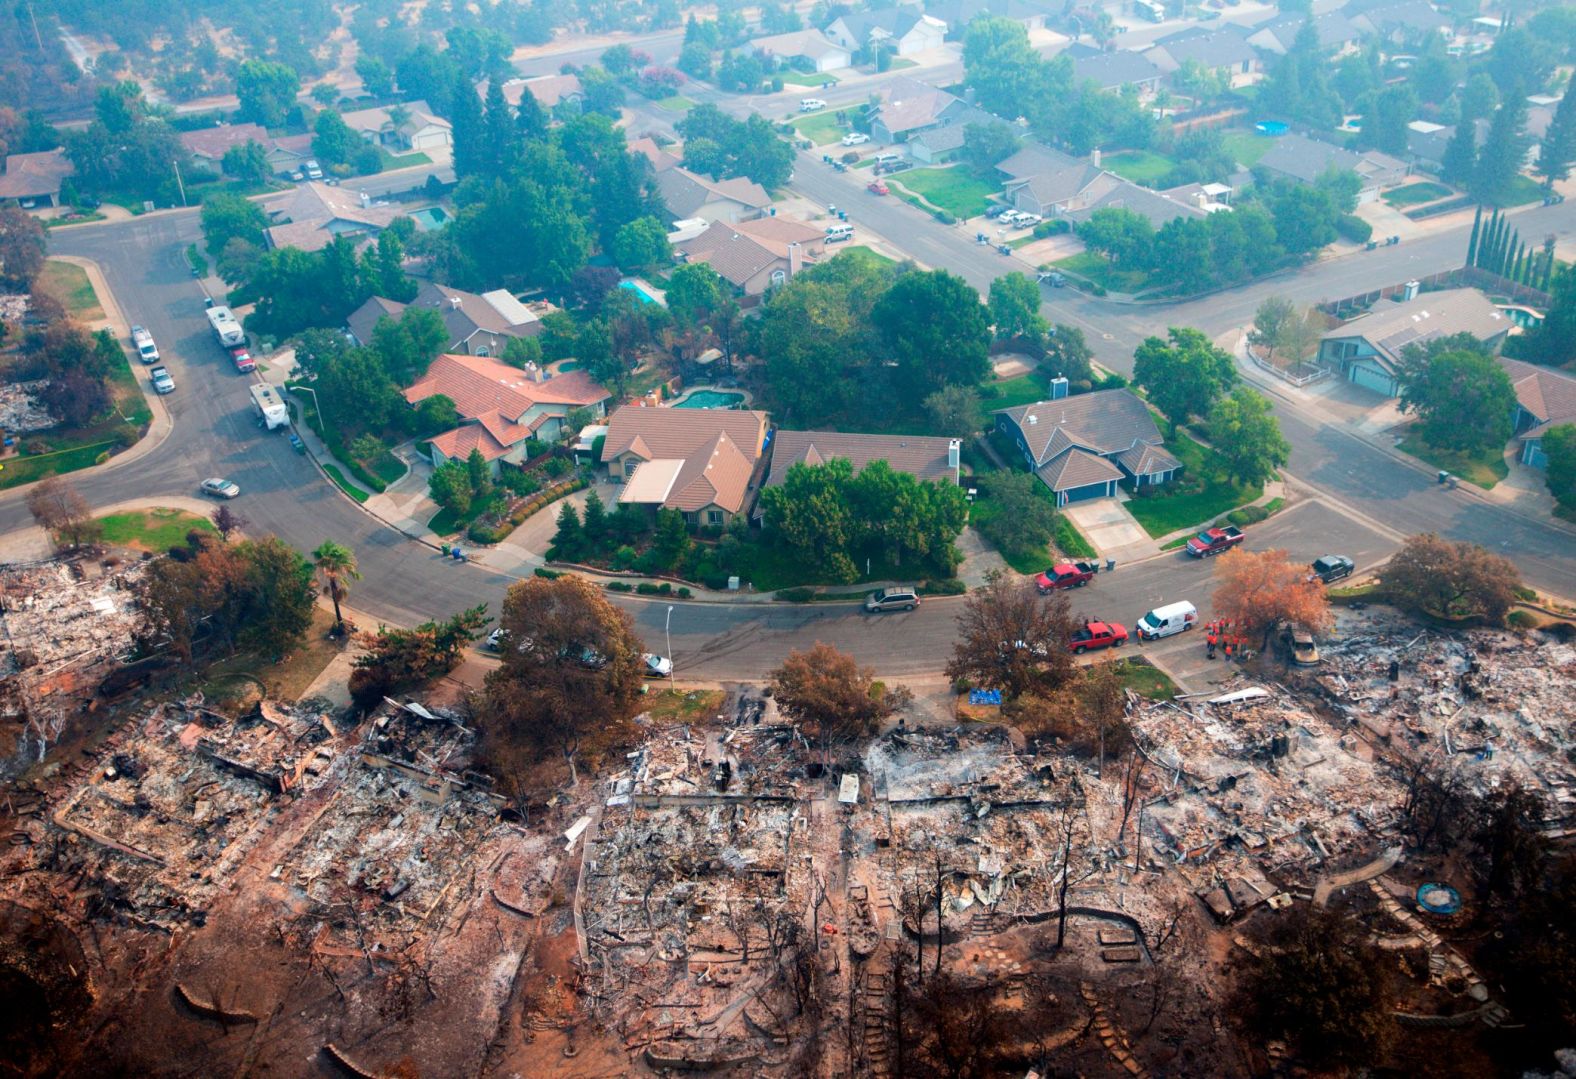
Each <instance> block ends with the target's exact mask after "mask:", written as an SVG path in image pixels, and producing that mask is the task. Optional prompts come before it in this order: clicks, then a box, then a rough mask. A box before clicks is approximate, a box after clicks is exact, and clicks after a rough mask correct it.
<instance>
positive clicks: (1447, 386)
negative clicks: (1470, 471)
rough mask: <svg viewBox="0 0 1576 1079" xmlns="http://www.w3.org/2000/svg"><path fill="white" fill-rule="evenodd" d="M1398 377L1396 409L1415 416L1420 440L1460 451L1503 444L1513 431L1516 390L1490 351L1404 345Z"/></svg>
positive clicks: (1499, 447) (1488, 449)
mask: <svg viewBox="0 0 1576 1079" xmlns="http://www.w3.org/2000/svg"><path fill="white" fill-rule="evenodd" d="M1398 376H1399V377H1398V381H1399V382H1400V384H1401V411H1402V412H1411V413H1415V414H1416V415H1417V416H1418V420H1419V423H1418V426H1419V428H1420V429H1421V430H1420V433H1421V434H1422V436H1423V441H1424V442H1427V443H1428V444H1429V445H1430V446H1434V447H1436V448H1438V449H1443V450H1454V451H1457V452H1461V453H1488V452H1491V451H1496V450H1502V449H1503V448H1504V446H1505V442H1506V441H1507V440H1508V439H1509V438H1510V436H1511V434H1512V432H1513V430H1514V419H1513V417H1514V416H1515V414H1516V391H1515V388H1514V387H1513V386H1511V384H1510V376H1508V375H1507V374H1505V370H1504V368H1502V367H1500V365H1499V364H1498V363H1497V362H1495V360H1494V358H1493V357H1492V356H1490V355H1488V354H1487V353H1486V352H1481V351H1476V350H1469V349H1455V350H1451V351H1449V352H1440V353H1436V354H1434V355H1429V354H1428V352H1427V351H1425V350H1423V349H1417V348H1409V349H1407V351H1406V353H1405V354H1404V356H1403V358H1402V362H1401V370H1400V371H1399V373H1398Z"/></svg>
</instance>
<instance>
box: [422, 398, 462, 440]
mask: <svg viewBox="0 0 1576 1079" xmlns="http://www.w3.org/2000/svg"><path fill="white" fill-rule="evenodd" d="M410 415H411V416H413V417H414V418H413V419H412V421H411V434H413V435H415V436H416V437H417V438H431V437H432V436H433V435H436V434H440V433H442V432H444V431H451V430H453V429H454V428H456V427H458V426H459V425H460V410H459V409H458V408H457V407H455V404H454V401H453V400H452V399H451V398H450V397H448V396H447V395H446V394H441V393H435V394H433V395H432V396H431V397H428V398H425V399H424V400H423V401H422V402H421V404H419V405H417V406H416V407H415V409H414V410H413V411H412V412H411V413H410Z"/></svg>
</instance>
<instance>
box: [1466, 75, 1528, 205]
mask: <svg viewBox="0 0 1576 1079" xmlns="http://www.w3.org/2000/svg"><path fill="white" fill-rule="evenodd" d="M1526 129H1527V98H1526V95H1525V94H1523V93H1522V92H1521V91H1520V90H1519V89H1518V90H1517V91H1516V92H1514V93H1512V94H1510V95H1509V96H1508V97H1506V99H1505V101H1504V103H1503V104H1502V105H1500V107H1499V108H1498V109H1497V110H1495V112H1494V122H1493V123H1492V124H1490V125H1489V129H1488V137H1487V138H1486V139H1484V140H1483V152H1482V153H1480V154H1479V155H1478V161H1477V165H1476V167H1475V168H1473V170H1472V180H1471V183H1470V184H1469V185H1468V187H1469V189H1470V190H1471V191H1472V194H1473V195H1474V196H1475V197H1476V198H1477V199H1478V201H1480V202H1486V203H1488V204H1489V205H1491V206H1502V205H1504V203H1505V202H1506V201H1507V200H1508V199H1509V198H1510V195H1511V185H1512V184H1513V183H1514V182H1515V179H1516V177H1517V176H1519V175H1520V174H1521V166H1522V164H1523V163H1524V162H1525V160H1526V157H1527V136H1526Z"/></svg>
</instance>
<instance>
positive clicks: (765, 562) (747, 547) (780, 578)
mask: <svg viewBox="0 0 1576 1079" xmlns="http://www.w3.org/2000/svg"><path fill="white" fill-rule="evenodd" d="M739 555H740V557H739V561H738V563H737V564H736V566H735V568H734V569H733V570H731V571H730V572H733V573H737V574H738V576H739V579H740V581H743V582H747V583H749V584H751V585H753V586H754V588H755V590H756V591H757V592H776V591H778V590H780V589H784V588H799V587H804V586H809V585H839V586H846V587H853V586H854V585H857V584H859V583H861V582H866V581H913V582H916V583H917V582H919V581H924V580H929V579H931V578H935V577H940V576H942V574H940V573H937V572H936V570H935V569H934V568H933V567H931V566H928V565H920V564H913V563H911V564H905V565H892V564H890V563H887V562H883V561H882V560H881V559H879V558H872V559H870V560H869V562H868V563H867V562H866V560H865V559H863V558H857V557H856V558H855V559H854V563H855V568H856V569H857V570H858V571H859V580H857V581H854V582H852V584H849V583H848V582H844V581H836V580H833V579H831V578H830V577H827V576H826V575H825V574H818V573H816V572H815V571H814V570H812V569H809V568H808V567H806V565H805V563H804V560H803V559H802V558H800V557H799V556H798V555H797V554H795V553H794V552H793V551H790V550H788V549H787V548H785V547H779V546H778V545H777V544H775V543H772V542H770V541H769V540H768V539H765V538H752V539H751V540H750V541H749V542H747V543H745V544H743V545H742V546H741V547H740V548H739ZM867 565H868V567H869V569H868V572H867V571H866V566H867ZM1040 568H1041V569H1044V567H1043V566H1042V567H1040ZM1035 572H1039V571H1038V570H1036V571H1035ZM844 598H849V599H851V598H854V597H852V596H848V597H844Z"/></svg>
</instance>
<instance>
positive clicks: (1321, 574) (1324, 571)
mask: <svg viewBox="0 0 1576 1079" xmlns="http://www.w3.org/2000/svg"><path fill="white" fill-rule="evenodd" d="M1353 568H1354V567H1353V565H1352V560H1351V559H1350V558H1347V557H1346V556H1345V555H1339V554H1327V555H1324V556H1323V557H1322V558H1315V559H1314V560H1313V575H1314V576H1315V577H1317V578H1319V580H1321V581H1323V582H1324V583H1325V584H1330V583H1332V582H1334V581H1339V580H1340V579H1341V578H1342V577H1350V576H1351V575H1352V570H1353Z"/></svg>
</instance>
